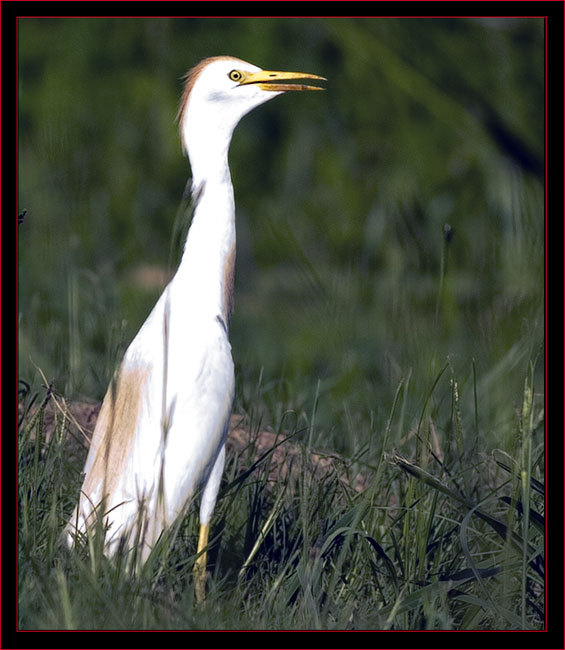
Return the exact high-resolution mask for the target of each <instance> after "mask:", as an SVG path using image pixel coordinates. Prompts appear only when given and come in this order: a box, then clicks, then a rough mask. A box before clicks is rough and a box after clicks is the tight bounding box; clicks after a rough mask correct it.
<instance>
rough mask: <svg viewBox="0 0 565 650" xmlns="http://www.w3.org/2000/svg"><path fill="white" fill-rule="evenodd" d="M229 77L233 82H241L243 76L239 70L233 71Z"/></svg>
mask: <svg viewBox="0 0 565 650" xmlns="http://www.w3.org/2000/svg"><path fill="white" fill-rule="evenodd" d="M228 77H229V78H230V79H231V80H232V81H241V77H242V74H241V72H240V71H239V70H232V71H231V72H230V73H229V75H228Z"/></svg>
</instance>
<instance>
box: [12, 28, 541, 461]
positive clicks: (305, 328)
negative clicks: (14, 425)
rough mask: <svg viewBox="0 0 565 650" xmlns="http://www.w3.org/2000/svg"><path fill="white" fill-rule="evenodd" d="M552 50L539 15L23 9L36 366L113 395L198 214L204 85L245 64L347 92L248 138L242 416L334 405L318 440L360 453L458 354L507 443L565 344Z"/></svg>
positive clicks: (25, 235)
mask: <svg viewBox="0 0 565 650" xmlns="http://www.w3.org/2000/svg"><path fill="white" fill-rule="evenodd" d="M543 38H544V25H543V20H542V19H536V18H529V19H520V18H482V19H479V18H476V19H473V18H466V19H459V18H453V19H431V18H427V19H408V18H363V19H356V18H191V19H189V18H51V19H47V18H21V19H20V21H19V31H18V46H19V201H20V203H19V206H20V210H22V209H24V208H25V209H26V210H27V214H26V217H25V220H24V222H23V224H22V225H21V226H20V228H19V262H20V266H19V325H20V330H19V332H20V334H19V349H20V376H22V377H23V378H25V379H27V380H28V381H38V377H37V373H36V370H35V367H36V366H39V367H41V368H42V369H43V370H44V372H45V373H46V375H47V376H48V377H49V379H50V380H51V379H52V380H53V381H54V382H55V385H56V386H57V387H59V388H60V389H61V390H64V391H65V393H66V396H67V397H68V398H79V397H84V396H87V397H89V398H91V399H100V398H101V397H102V395H103V393H104V391H105V388H106V385H107V382H108V380H109V377H110V375H111V372H112V371H113V368H114V366H115V364H116V363H117V361H118V360H119V358H120V354H121V352H122V351H123V350H124V348H125V346H126V345H127V344H128V343H129V341H130V340H131V339H132V338H133V336H134V335H135V333H136V332H137V330H138V328H139V327H140V325H141V323H142V322H143V320H144V319H145V317H146V316H147V314H148V313H149V310H150V309H151V307H152V305H153V304H154V302H155V300H156V298H157V296H158V295H159V293H160V291H161V290H162V288H163V286H164V284H165V282H166V278H167V277H170V274H171V273H172V272H173V271H174V266H175V260H176V259H177V258H178V251H179V247H180V243H179V241H178V237H176V238H175V237H174V236H173V233H175V232H178V229H179V227H181V228H182V226H183V225H184V227H185V228H186V225H187V224H186V222H187V220H188V218H189V217H188V215H189V211H188V210H187V208H186V203H185V202H184V201H183V192H184V189H185V185H186V182H187V179H188V177H189V166H188V164H187V161H186V159H183V157H182V154H181V148H180V142H179V139H178V135H177V127H176V124H175V120H174V118H175V114H176V110H177V105H178V98H179V97H180V94H181V89H182V76H183V74H184V73H185V72H186V70H187V69H188V68H189V67H191V66H192V65H194V64H195V63H197V62H198V61H199V60H200V59H202V58H204V57H205V56H211V55H217V54H233V55H234V56H238V57H240V58H243V59H245V60H249V61H251V62H253V63H256V64H258V65H261V66H264V67H268V68H274V69H287V70H301V71H306V72H313V73H316V74H321V75H323V76H325V77H327V79H328V82H327V91H326V92H325V93H324V94H322V93H319V94H315V95H309V94H305V95H304V96H303V95H292V96H285V97H280V98H277V99H276V100H275V101H273V102H270V103H269V104H267V105H265V106H263V107H261V108H260V109H259V110H257V111H255V112H253V113H252V114H250V115H249V116H248V117H246V118H245V119H244V120H243V122H242V123H241V125H240V126H239V127H238V129H237V130H236V133H235V135H234V141H233V144H232V147H231V152H230V164H231V169H232V178H233V181H234V186H235V193H236V204H237V215H238V216H237V219H238V262H237V272H236V310H235V314H234V318H233V326H232V327H233V330H232V337H231V338H232V345H233V353H234V358H235V361H236V367H237V374H238V383H239V391H238V397H237V398H236V399H237V403H236V408H240V409H242V408H243V409H244V408H246V407H249V404H248V401H249V400H251V399H254V400H256V399H257V395H258V394H259V395H261V399H263V400H264V403H265V405H266V407H272V408H271V419H272V414H273V412H277V411H278V412H283V411H284V409H285V408H289V409H295V410H296V411H298V412H300V411H301V410H304V411H307V412H308V413H310V412H311V410H312V408H313V406H312V404H313V403H314V405H315V407H316V409H317V412H316V423H317V424H319V425H320V427H321V429H324V431H325V433H324V434H323V435H324V436H325V438H324V439H321V440H319V441H317V442H320V443H324V442H325V443H326V444H333V445H334V446H335V447H338V448H341V450H343V451H349V452H350V451H351V449H352V446H353V444H354V443H353V442H351V443H350V444H349V443H348V440H352V439H354V438H355V429H356V424H355V423H356V422H357V420H359V419H365V420H370V421H371V423H373V422H376V424H375V427H376V428H377V429H378V430H380V429H381V428H382V426H383V425H384V423H385V422H386V417H387V414H388V413H389V411H390V408H391V404H392V401H393V398H394V394H395V391H396V390H397V387H398V385H399V382H401V381H402V380H404V381H405V382H406V387H407V391H408V392H410V391H412V393H411V394H412V395H413V399H412V401H409V402H408V404H409V407H408V408H409V409H411V412H410V413H408V415H409V416H411V417H418V415H419V411H418V409H420V408H422V404H423V402H424V400H425V396H426V394H427V391H428V390H429V388H430V386H431V384H432V382H433V381H434V378H435V377H436V376H437V374H438V372H439V371H440V370H441V367H443V366H444V364H445V363H446V360H447V359H449V360H450V363H452V364H453V365H455V366H456V367H457V372H458V375H459V376H460V377H461V376H465V375H466V376H467V377H468V385H467V387H465V382H464V381H463V382H462V384H461V391H462V392H463V393H464V397H466V398H468V399H470V400H471V401H472V400H473V399H476V400H478V414H477V417H478V418H479V419H480V424H481V428H483V429H484V430H485V433H486V440H487V441H489V443H488V444H497V445H500V444H503V441H504V439H506V438H508V437H509V436H511V435H512V432H513V429H512V428H511V427H510V428H506V429H504V428H503V427H502V426H501V425H503V424H504V423H506V422H509V421H512V420H513V417H514V413H513V411H514V409H515V408H516V403H519V400H520V397H519V396H520V394H521V390H522V383H523V377H524V375H525V374H526V371H527V368H528V365H529V364H530V363H531V362H532V361H534V360H535V359H536V357H537V356H538V355H541V353H542V346H543V292H544V288H543V281H544V275H543V274H544V261H543V260H544V257H543V256H544V213H543V205H544V201H543V173H544V170H543V160H544V150H543V147H544V123H543V119H542V116H543V114H544V105H543V102H544V45H543ZM179 224H180V226H179ZM446 224H449V226H450V227H451V230H449V228H448V229H447V230H446ZM446 232H449V233H451V235H450V236H449V237H447V238H446V237H445V233H446ZM472 364H475V365H474V366H473V367H476V377H477V386H476V394H475V395H474V394H473V390H472V389H470V388H469V383H470V382H471V377H472V373H471V365H472ZM535 368H536V372H537V373H538V378H541V376H542V375H541V373H543V364H542V363H541V361H540V360H538V362H537V363H536V364H535ZM537 386H538V389H539V388H540V387H541V381H539V382H538V384H537ZM258 388H259V391H257V389H258ZM448 394H450V392H449V390H448V389H447V388H446V395H448ZM446 399H447V398H446ZM332 432H333V437H332V435H331V434H332ZM345 434H348V436H349V437H348V436H346V435H345Z"/></svg>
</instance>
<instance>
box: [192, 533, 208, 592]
mask: <svg viewBox="0 0 565 650" xmlns="http://www.w3.org/2000/svg"><path fill="white" fill-rule="evenodd" d="M209 532H210V525H209V524H200V534H199V535H198V548H197V550H196V553H197V558H196V561H195V562H194V569H193V573H194V590H195V592H196V602H198V603H202V602H204V598H205V597H206V556H207V552H206V547H207V546H208V534H209Z"/></svg>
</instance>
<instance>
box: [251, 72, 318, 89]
mask: <svg viewBox="0 0 565 650" xmlns="http://www.w3.org/2000/svg"><path fill="white" fill-rule="evenodd" d="M295 79H318V80H319V81H327V79H326V78H325V77H319V76H318V75H317V74H308V73H307V72H278V71H275V70H259V72H246V73H245V76H244V77H243V79H242V80H241V82H240V84H239V85H240V86H246V85H248V84H256V85H257V86H259V88H261V90H272V91H278V92H281V91H287V90H325V88H321V87H320V86H308V85H306V84H295V83H280V82H281V81H287V80H288V81H293V80H295Z"/></svg>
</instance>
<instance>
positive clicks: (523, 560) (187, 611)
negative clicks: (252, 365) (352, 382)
mask: <svg viewBox="0 0 565 650" xmlns="http://www.w3.org/2000/svg"><path fill="white" fill-rule="evenodd" d="M534 377H535V372H534V368H533V366H532V367H531V368H530V371H529V372H528V375H527V377H526V378H525V382H524V389H523V400H522V406H521V408H520V410H519V411H518V412H517V413H516V417H515V421H514V423H513V428H514V434H515V440H516V445H515V447H514V449H513V450H512V453H508V452H502V451H494V452H493V453H492V454H491V455H486V454H483V453H480V452H479V451H478V449H479V448H480V447H478V446H477V445H468V446H467V448H465V443H464V440H465V439H466V438H467V437H468V434H469V431H471V432H475V427H476V422H477V414H476V413H474V412H473V411H470V412H467V410H466V409H464V408H463V407H462V403H461V396H460V391H461V388H460V382H459V379H458V377H457V376H456V375H455V374H454V371H453V369H452V368H451V367H450V366H449V365H448V364H447V365H446V366H445V367H444V368H443V369H442V370H441V372H440V373H438V376H437V377H436V379H435V381H434V382H433V384H432V386H430V388H429V394H428V397H427V399H426V402H425V404H424V406H423V407H422V410H421V413H420V417H419V419H418V422H417V424H416V426H415V428H414V429H413V430H412V431H411V432H408V437H409V441H407V442H406V443H405V444H404V445H403V454H402V455H401V454H400V453H399V452H398V451H396V450H395V449H393V448H392V447H390V442H391V440H390V438H391V437H392V436H391V434H392V433H393V431H394V428H395V426H396V425H397V424H398V423H399V422H402V421H403V415H402V414H403V411H405V409H406V406H407V405H406V401H407V400H408V399H409V391H408V390H407V383H404V384H401V385H399V387H398V390H397V393H396V397H395V400H394V402H393V404H392V407H391V412H390V414H389V417H388V421H387V424H386V428H385V430H384V435H383V438H382V440H381V441H380V443H381V444H380V445H377V448H376V449H373V450H369V449H368V448H367V447H365V448H361V449H359V450H358V452H357V454H356V455H355V456H354V457H353V458H349V459H343V461H342V463H343V471H335V470H334V471H327V472H326V473H325V474H324V475H323V476H322V477H319V476H314V474H313V469H312V464H311V457H310V455H309V448H308V440H309V438H310V437H311V430H312V428H315V409H316V404H315V403H314V404H313V406H312V409H311V410H310V411H309V412H308V413H298V414H296V413H294V414H288V413H286V414H283V416H282V417H281V418H280V419H279V420H278V422H275V432H276V431H278V432H279V433H280V435H281V438H280V441H284V442H282V444H281V447H282V449H285V447H288V446H289V445H291V444H295V441H296V440H301V441H302V443H301V444H300V445H299V446H298V449H300V450H301V451H300V454H299V456H298V457H296V456H294V457H293V459H294V463H295V464H297V468H296V469H297V471H296V472H294V473H293V475H292V476H291V475H290V474H288V475H286V476H284V477H283V476H281V477H279V478H278V480H277V481H273V480H272V476H271V474H270V469H271V468H270V460H271V458H272V456H271V453H266V454H263V455H262V456H260V457H259V458H258V459H256V464H255V465H251V463H252V457H253V447H252V445H251V446H249V447H248V448H246V449H242V450H240V451H238V452H232V453H231V454H230V455H229V457H228V460H227V465H226V472H225V476H224V481H223V488H222V490H221V493H220V497H219V500H218V505H217V508H216V512H215V515H214V520H213V529H212V534H211V544H210V546H211V548H210V555H209V567H208V568H209V572H210V576H209V581H208V597H207V600H206V602H205V604H204V605H203V606H202V607H199V606H197V604H196V603H195V600H194V592H193V576H192V566H193V562H194V556H195V552H196V539H197V533H198V518H197V513H196V508H194V507H192V508H191V509H190V510H189V512H188V513H187V515H186V517H185V518H184V519H183V520H182V521H180V522H179V524H178V526H177V527H176V530H175V531H174V532H173V533H172V534H170V535H168V536H167V537H166V538H165V539H162V541H161V543H160V546H159V549H158V551H157V552H156V553H154V554H153V555H152V556H151V560H150V561H149V562H148V563H147V564H146V565H145V566H144V568H143V570H142V571H141V572H138V573H134V572H133V571H132V570H131V569H130V568H129V567H128V564H127V562H126V561H125V558H124V557H122V556H118V558H117V559H116V560H114V561H112V562H110V561H108V560H107V559H106V558H105V557H104V555H103V554H102V546H101V543H100V541H101V540H100V539H99V538H97V536H96V535H94V536H93V538H92V539H90V540H89V541H88V543H85V544H84V546H82V547H81V548H78V549H76V550H74V551H69V550H67V549H66V547H64V546H63V545H62V544H61V540H60V533H61V530H62V527H63V525H64V523H65V522H66V520H67V519H68V517H69V515H70V513H71V511H72V508H73V506H74V502H75V499H76V497H77V492H78V489H79V486H80V481H81V474H80V471H81V466H82V461H83V457H84V449H82V450H81V446H80V445H79V444H78V443H77V441H76V440H74V439H73V438H70V436H69V433H68V431H67V429H68V428H69V420H68V411H66V409H65V404H64V402H63V400H62V398H61V396H58V395H57V394H56V393H55V392H53V391H51V390H47V391H46V392H44V393H43V394H42V395H36V396H35V408H31V409H29V410H28V411H27V412H26V413H25V415H23V421H22V425H21V427H20V441H19V442H20V444H19V455H20V469H19V484H20V513H19V525H20V531H19V532H20V557H19V625H20V628H21V629H28V630H29V629H195V628H200V629H395V630H397V629H408V630H411V629H540V628H541V627H542V626H543V612H544V602H543V599H544V582H543V557H544V543H543V533H544V526H543V514H544V513H543V439H542V435H541V433H542V424H543V410H542V405H541V400H540V396H539V394H537V393H536V390H535V385H534V383H533V382H534ZM444 384H446V385H447V386H448V387H449V388H448V390H449V392H450V400H445V401H443V402H442V406H441V408H440V409H438V410H434V409H430V404H431V402H432V401H433V399H434V397H435V396H436V394H437V393H438V392H439V391H440V389H441V388H442V387H443V385H444ZM257 388H258V390H260V389H261V386H260V385H259V384H258V386H257ZM40 400H41V403H40V404H39V407H37V404H38V402H39V401H40ZM31 401H32V395H31V393H28V394H27V395H26V396H25V397H24V399H23V404H24V408H25V407H26V406H30V402H31ZM48 407H49V409H54V414H55V415H54V417H55V422H54V425H50V427H49V429H50V431H51V432H50V433H49V435H48V436H47V435H46V426H45V421H46V413H47V411H48ZM430 411H433V412H430ZM245 415H246V426H247V427H248V428H249V429H250V430H252V429H253V428H254V427H255V428H256V429H257V428H258V427H259V424H260V423H259V421H258V419H257V415H256V413H253V412H248V413H246V414H245ZM290 415H292V417H291V416H290ZM293 420H294V422H293ZM446 424H447V428H448V429H449V432H450V433H449V435H447V436H445V435H442V434H441V431H442V429H444V428H445V427H446ZM288 435H291V436H293V438H292V439H291V440H288V439H286V436H288ZM77 450H78V451H77ZM383 451H385V452H386V455H385V456H384V457H383V454H382V452H383ZM408 452H411V453H410V459H408V457H407V454H408ZM288 458H290V456H289V457H288ZM257 461H258V462H257ZM250 465H251V469H252V471H249V468H250ZM357 472H359V473H361V474H362V475H363V476H366V477H367V483H366V486H365V489H364V490H362V491H357V490H355V489H354V488H353V487H352V485H351V484H350V483H348V482H346V481H344V480H343V476H344V475H347V474H348V475H349V476H350V477H351V476H354V475H355V474H356V473H357Z"/></svg>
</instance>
